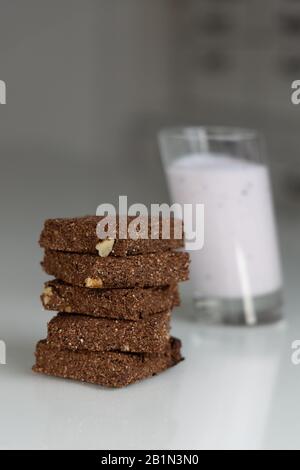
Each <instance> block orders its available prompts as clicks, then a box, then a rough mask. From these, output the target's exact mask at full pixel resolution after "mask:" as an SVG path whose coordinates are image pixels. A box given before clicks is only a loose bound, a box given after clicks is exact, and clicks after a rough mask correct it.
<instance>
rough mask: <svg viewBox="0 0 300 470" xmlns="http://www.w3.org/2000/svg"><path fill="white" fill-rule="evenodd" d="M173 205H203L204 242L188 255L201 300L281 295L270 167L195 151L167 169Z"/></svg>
mask: <svg viewBox="0 0 300 470" xmlns="http://www.w3.org/2000/svg"><path fill="white" fill-rule="evenodd" d="M166 171H167V176H168V182H169V186H170V190H171V194H172V198H173V201H174V202H178V203H181V204H184V203H192V204H196V203H203V204H204V206H205V242H204V248H203V249H202V250H200V251H197V252H195V251H191V252H190V255H191V258H192V263H191V274H192V275H191V277H192V280H193V282H194V289H195V295H196V297H199V298H222V299H229V300H230V299H240V298H243V299H245V298H246V299H247V298H251V297H260V296H265V295H269V294H272V293H274V292H276V291H279V290H280V288H281V285H282V279H281V267H280V260H279V256H278V243H277V235H276V226H275V220H274V212H273V203H272V193H271V187H270V179H269V172H268V168H267V167H266V166H265V165H263V164H260V163H255V162H252V161H247V160H242V159H238V158H236V157H235V158H233V157H231V156H230V155H226V154H219V153H218V154H214V153H199V154H197V153H195V154H189V155H187V156H183V157H182V158H179V159H176V160H173V162H171V164H170V165H169V166H168V168H167V169H166Z"/></svg>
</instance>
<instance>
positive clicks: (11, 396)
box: [0, 223, 300, 450]
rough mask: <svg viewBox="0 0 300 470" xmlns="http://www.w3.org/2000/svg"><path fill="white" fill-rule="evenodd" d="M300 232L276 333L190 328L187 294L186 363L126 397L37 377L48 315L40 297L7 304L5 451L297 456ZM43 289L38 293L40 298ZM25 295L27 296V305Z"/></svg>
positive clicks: (288, 264) (294, 232) (0, 409)
mask: <svg viewBox="0 0 300 470" xmlns="http://www.w3.org/2000/svg"><path fill="white" fill-rule="evenodd" d="M295 237H297V238H299V225H298V226H295V224H294V223H292V224H286V225H285V228H284V230H283V232H282V244H283V248H284V268H285V277H286V281H287V282H286V304H285V309H284V313H285V317H286V320H285V321H284V322H281V323H279V324H276V325H273V326H269V327H259V328H249V329H246V328H229V327H223V328H221V327H207V326H204V325H201V324H199V323H193V322H191V321H189V320H188V319H187V314H188V312H189V311H190V309H191V303H190V301H189V300H188V295H187V291H186V290H185V292H183V294H184V302H183V306H182V307H181V308H179V309H177V312H176V314H175V317H174V322H173V333H174V335H176V336H178V337H180V338H181V339H182V341H183V345H184V349H183V351H184V356H185V357H186V360H185V361H184V362H183V363H181V364H180V365H178V366H177V367H175V368H173V369H171V370H169V371H167V372H165V373H163V374H161V375H159V376H157V377H154V378H152V379H150V380H146V381H143V382H141V383H139V384H136V385H132V386H130V387H128V388H125V389H121V390H107V389H102V388H100V387H97V386H91V385H83V384H80V383H77V382H72V381H67V380H61V379H55V378H48V377H45V376H40V375H35V374H34V373H32V372H31V366H32V363H33V350H34V346H35V343H36V341H37V340H38V339H40V338H42V337H43V336H45V332H46V322H47V320H48V319H49V318H50V317H51V315H49V314H47V313H45V312H42V310H41V307H40V305H39V302H38V297H37V292H38V290H37V291H36V293H35V295H33V294H32V293H31V292H27V293H26V292H23V293H22V291H21V294H20V292H19V294H18V296H15V297H12V295H11V292H8V293H7V295H5V293H3V295H2V299H1V300H2V307H1V310H2V317H1V330H0V338H1V339H3V340H5V341H6V344H7V364H6V365H0V448H4V449H15V448H22V449H24V448H25V449H31V448H33V449H93V448H94V449H95V448H96V449H112V450H113V449H118V448H123V449H147V448H148V449H184V448H185V449H210V448H212V449H216V448H217V449H218V448H222V449H230V448H234V449H239V448H240V449H248V448H250V449H256V448H258V449H259V448H273V449H274V448H275V449H276V448H298V449H299V448H300V406H299V404H300V366H294V365H292V363H291V352H292V350H291V343H292V341H293V340H295V339H300V311H299V309H300V303H299V295H300V294H299V292H300V289H299V287H300V285H299V266H300V253H299V248H297V249H295V248H292V247H295V246H296V245H295V243H294V242H295ZM39 288H40V286H37V289H39ZM22 294H23V295H22Z"/></svg>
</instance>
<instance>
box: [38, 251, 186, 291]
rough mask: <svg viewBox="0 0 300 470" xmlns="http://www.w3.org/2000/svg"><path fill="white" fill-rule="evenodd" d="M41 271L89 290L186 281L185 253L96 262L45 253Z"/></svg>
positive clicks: (91, 258) (94, 258)
mask: <svg viewBox="0 0 300 470" xmlns="http://www.w3.org/2000/svg"><path fill="white" fill-rule="evenodd" d="M42 266H43V267H44V270H45V271H46V272H47V273H48V274H50V275H53V276H55V277H56V278H58V279H60V280H61V281H64V282H66V283H68V284H74V285H76V286H82V287H89V288H96V289H102V288H129V287H156V286H165V285H170V284H174V283H177V282H180V281H186V280H187V279H188V274H189V255H188V253H183V252H182V253H181V252H179V253H176V252H172V251H166V252H162V253H155V254H148V255H136V256H127V257H123V258H120V257H118V258H117V257H111V256H109V257H107V258H100V257H99V256H97V255H90V254H75V253H64V252H59V251H51V250H46V252H45V256H44V260H43V262H42Z"/></svg>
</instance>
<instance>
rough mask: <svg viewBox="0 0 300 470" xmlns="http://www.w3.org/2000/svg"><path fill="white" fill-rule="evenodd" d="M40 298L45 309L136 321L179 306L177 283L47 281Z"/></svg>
mask: <svg viewBox="0 0 300 470" xmlns="http://www.w3.org/2000/svg"><path fill="white" fill-rule="evenodd" d="M41 300H42V303H43V306H44V308H45V309H46V310H55V311H58V312H65V313H71V312H76V313H80V314H83V315H84V314H86V315H91V316H93V317H103V318H116V319H123V320H135V321H137V320H139V319H140V318H147V317H149V316H150V315H152V314H153V313H158V312H164V311H166V310H171V309H172V308H173V307H175V306H178V305H179V293H178V287H177V285H176V284H174V285H171V286H162V287H148V288H145V289H142V288H139V287H136V288H132V289H86V288H85V287H78V286H72V285H70V284H65V283H64V282H62V281H58V280H53V281H49V282H46V284H45V288H44V291H43V294H42V295H41Z"/></svg>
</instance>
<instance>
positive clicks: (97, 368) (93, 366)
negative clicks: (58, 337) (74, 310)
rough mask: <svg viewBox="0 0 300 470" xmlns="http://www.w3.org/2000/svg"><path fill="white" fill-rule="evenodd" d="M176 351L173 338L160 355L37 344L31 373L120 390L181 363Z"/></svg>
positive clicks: (179, 344) (178, 348)
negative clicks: (83, 349)
mask: <svg viewBox="0 0 300 470" xmlns="http://www.w3.org/2000/svg"><path fill="white" fill-rule="evenodd" d="M180 348H181V342H180V341H179V340H177V339H176V338H171V339H170V342H169V344H168V345H167V347H166V350H165V351H164V352H163V353H161V354H130V353H122V352H105V353H99V352H91V351H69V350H65V349H58V348H54V347H52V346H50V345H48V344H47V342H46V341H40V342H39V343H38V344H37V348H36V364H35V366H34V367H33V370H34V371H35V372H38V373H42V374H47V375H52V376H56V377H62V378H65V379H75V380H80V381H81V382H89V383H92V384H97V385H103V386H106V387H124V386H126V385H129V384H132V383H134V382H137V381H138V380H142V379H146V378H147V377H151V376H153V375H156V374H158V373H160V372H162V371H164V370H166V369H168V368H169V367H172V366H174V365H176V364H178V363H179V362H180V361H181V360H182V356H181V353H180Z"/></svg>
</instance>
